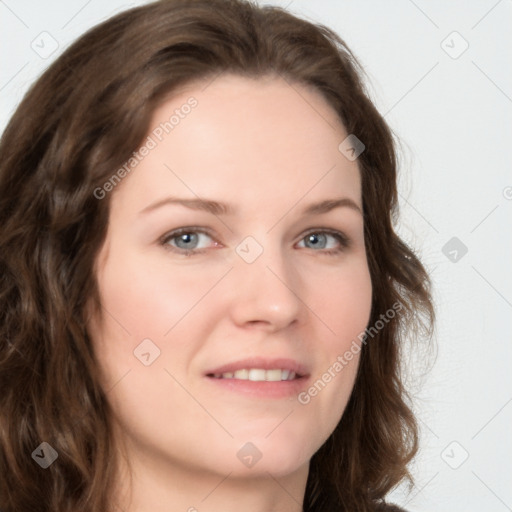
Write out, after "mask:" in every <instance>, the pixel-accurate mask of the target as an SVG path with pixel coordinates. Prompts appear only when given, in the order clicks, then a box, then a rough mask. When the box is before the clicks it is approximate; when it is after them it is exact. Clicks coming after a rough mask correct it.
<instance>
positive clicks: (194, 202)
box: [139, 197, 363, 215]
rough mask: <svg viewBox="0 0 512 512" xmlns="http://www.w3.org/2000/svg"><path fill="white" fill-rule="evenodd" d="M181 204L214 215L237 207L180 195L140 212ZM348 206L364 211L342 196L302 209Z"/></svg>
mask: <svg viewBox="0 0 512 512" xmlns="http://www.w3.org/2000/svg"><path fill="white" fill-rule="evenodd" d="M174 204H176V205H181V206H185V207H186V208H190V209H192V210H200V211H205V212H208V213H211V214H213V215H233V214H234V213H235V209H234V208H233V207H232V206H231V205H229V204H226V203H221V202H218V201H213V200H211V199H183V198H179V197H167V198H165V199H161V200H160V201H157V202H156V203H152V204H150V205H149V206H146V207H145V208H143V209H142V210H141V211H140V212H139V214H146V213H149V212H152V211H154V210H156V209H158V208H160V207H162V206H167V205H174ZM342 207H347V208H351V209H352V210H355V211H356V212H359V213H361V214H362V213H363V212H362V211H361V208H360V207H359V206H358V205H357V204H356V202H355V201H353V200H352V199H350V198H348V197H341V198H335V199H325V200H323V201H320V202H318V203H313V204H310V205H308V206H306V208H304V209H303V210H302V214H303V215H319V214H322V213H328V212H330V211H331V210H334V209H335V208H342Z"/></svg>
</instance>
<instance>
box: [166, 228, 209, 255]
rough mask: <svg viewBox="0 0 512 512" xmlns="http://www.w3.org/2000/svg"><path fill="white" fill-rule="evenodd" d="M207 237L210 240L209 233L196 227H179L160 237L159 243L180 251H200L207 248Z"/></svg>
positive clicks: (186, 252)
mask: <svg viewBox="0 0 512 512" xmlns="http://www.w3.org/2000/svg"><path fill="white" fill-rule="evenodd" d="M208 239H210V240H212V237H211V235H210V234H208V233H207V232H206V231H204V230H200V229H197V228H180V229H176V230H174V231H171V232H170V233H167V234H166V235H164V236H163V237H162V238H161V239H160V243H161V244H162V245H163V246H165V248H166V249H169V250H172V251H175V252H178V253H182V254H185V255H188V254H191V253H201V252H203V251H204V249H207V248H208Z"/></svg>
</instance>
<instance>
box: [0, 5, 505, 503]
mask: <svg viewBox="0 0 512 512" xmlns="http://www.w3.org/2000/svg"><path fill="white" fill-rule="evenodd" d="M140 3H143V2H140V1H139V2H129V1H125V2H123V1H121V0H117V1H116V0H89V1H86V0H69V1H66V2H63V1H61V2H59V1H57V0H46V1H45V2H35V1H33V0H1V1H0V39H1V46H0V59H1V60H0V61H1V62H2V66H1V69H0V96H1V98H2V103H1V110H0V126H1V127H2V129H3V127H4V126H5V124H6V123H7V121H8V119H9V117H10V116H11V115H12V113H13V112H14V109H15V108H16V105H17V104H18V102H19V101H20V100H21V98H22V97H23V95H24V93H25V92H26V90H27V89H28V87H29V86H30V84H31V83H32V82H33V81H34V79H35V78H36V77H37V76H39V75H40V74H41V72H42V71H43V70H44V69H45V68H46V67H47V66H48V64H49V63H50V62H51V61H53V60H54V59H55V58H56V57H57V56H58V55H59V54H60V53H61V52H62V50H63V49H64V48H66V47H67V46H68V45H69V44H70V43H71V42H72V41H74V40H75V39H76V38H77V37H78V36H79V35H81V34H82V33H83V32H84V31H85V30H86V29H88V28H89V27H91V26H92V25H95V24H96V23H98V22H99V21H102V20H104V19H106V18H107V17H109V16H110V15H111V14H113V13H114V12H117V11H120V10H123V9H125V8H127V7H130V6H132V5H137V4H140ZM261 3H263V2H261ZM273 3H274V4H277V5H281V6H283V7H285V6H288V8H289V10H291V11H292V12H294V13H295V14H298V15H300V16H303V17H306V18H308V19H310V20H312V21H315V22H320V23H324V24H326V25H327V26H329V27H331V28H333V29H334V30H335V31H336V32H338V33H339V34H340V35H341V37H342V38H343V39H344V40H345V41H346V42H347V44H348V45H349V47H350V48H351V49H352V50H353V51H354V53H355V55H356V56H357V57H358V58H359V59H360V61H361V62H362V64H363V66H364V68H365V69H366V72H367V73H368V76H369V78H370V81H371V85H370V91H371V94H372V98H373V100H374V102H375V103H376V105H377V107H378V109H379V111H380V112H381V113H382V114H383V115H384V116H385V119H386V120H387V122H388V123H389V124H390V126H391V128H392V129H393V130H394V132H395V134H396V135H397V136H398V137H399V139H400V140H401V141H402V151H401V153H400V162H401V166H400V203H401V214H402V217H401V222H400V225H399V227H398V229H399V232H400V234H401V235H402V237H403V238H404V239H405V240H406V241H407V242H408V243H409V244H410V245H411V246H412V247H413V248H415V249H416V250H417V252H418V253H419V255H420V257H421V258H422V260H423V261H424V263H425V265H426V267H427V268H428V270H429V271H430V273H431V275H432V278H433V281H434V287H435V290H434V293H435V301H436V307H437V315H438V322H437V331H436V336H435V340H434V342H435V344H436V346H437V357H435V354H434V356H431V359H429V360H428V361H427V363H428V362H429V361H430V364H431V365H433V367H432V369H431V371H430V373H428V374H425V373H424V372H423V374H422V371H423V370H422V368H423V367H424V366H425V367H426V366H428V364H423V363H425V361H422V360H421V358H422V356H420V357H416V359H414V361H415V362H414V361H413V365H414V372H413V373H414V375H416V377H415V379H413V380H411V381H410V389H411V391H412V393H413V395H414V400H415V407H416V411H417V414H418V416H419V419H420V424H421V427H422V442H421V452H420V455H419V457H418V459H417V461H416V463H415V464H414V465H413V468H412V469H413V472H414V475H415V477H416V487H415V488H414V489H413V490H412V491H411V492H410V493H407V490H406V489H398V490H397V491H395V492H394V493H393V495H392V497H391V498H392V500H393V501H395V502H396V503H398V504H400V505H402V506H404V507H406V508H407V509H408V510H409V511H411V512H413V511H415V512H423V511H425V512H427V511H429V512H430V511H437V512H444V511H446V512H448V511H450V512H452V511H465V512H477V511H478V512H480V511H481V510H485V511H486V512H491V511H496V512H504V511H506V510H512V435H511V431H512V429H511V425H512V386H511V380H512V379H511V376H510V373H511V369H512V347H511V343H510V341H511V330H512V329H511V321H510V320H511V312H512V278H511V274H512V273H511V272H510V266H511V263H512V243H511V242H512V237H511V233H510V219H511V218H512V216H511V213H512V188H511V187H512V172H511V171H512V152H511V146H512V122H511V120H512V115H511V114H512V66H511V63H512V59H511V57H512V36H511V33H512V30H511V29H512V2H511V1H510V0H500V1H496V0H479V1H476V0H473V1H465V2H463V1H462V0H459V1H451V2H447V1H441V0H436V1H426V0H416V1H412V0H396V1H392V2H391V1H388V2H382V1H378V0H372V1H369V0H368V1H359V2H356V1H355V0H340V1H336V0H321V1H314V2H313V1H311V0H310V1H307V0H293V1H290V0H282V1H275V2H273ZM454 31H456V32H458V34H459V35H460V36H459V35H457V34H455V35H454V34H453V32H454ZM42 32H47V33H48V34H50V36H48V35H42V36H41V35H40V34H41V33H42ZM41 38H46V39H44V43H43V42H41ZM52 39H54V40H55V41H56V43H55V45H56V44H58V48H57V49H56V50H55V52H54V53H53V54H51V55H49V56H47V57H46V56H44V55H43V56H44V57H46V58H42V57H41V56H40V55H38V53H36V51H35V50H34V49H32V47H31V45H32V46H36V45H39V48H41V49H40V50H39V51H40V52H42V51H43V44H44V48H45V49H46V50H45V51H49V50H51V49H52V46H51V45H52V44H53V43H52ZM443 41H444V42H443ZM466 44H468V45H469V46H468V48H467V50H466V51H464V52H463V53H461V54H460V55H459V53H460V52H461V50H463V49H464V47H465V45H466ZM449 53H451V54H452V55H451V56H450V55H449ZM453 57H456V58H453ZM453 237H457V239H458V240H459V241H460V242H456V243H458V244H459V248H457V247H455V246H454V247H450V246H449V247H448V248H447V249H445V252H446V253H447V254H448V256H446V255H445V254H444V253H443V247H444V246H445V244H446V243H447V242H448V241H449V240H450V239H452V238H453ZM461 243H462V244H464V246H466V247H467V253H466V254H464V255H463V256H462V257H461V255H462V251H461V249H460V247H462V246H461V245H460V244H461ZM453 250H455V251H456V253H454V252H453ZM450 252H451V254H450ZM449 257H450V258H452V259H453V258H456V260H457V261H455V262H453V261H450V259H449ZM419 353H420V354H422V353H423V352H421V351H420V352H419ZM411 367H413V366H411ZM421 375H423V377H421ZM420 377H421V378H420ZM454 442H455V444H453V443H454ZM466 456H467V460H465V461H464V462H462V461H463V460H464V457H466ZM459 464H460V466H459ZM450 466H453V467H450ZM457 466H458V467H457ZM454 467H456V469H454Z"/></svg>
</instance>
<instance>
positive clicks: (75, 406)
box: [0, 0, 433, 512]
mask: <svg viewBox="0 0 512 512" xmlns="http://www.w3.org/2000/svg"><path fill="white" fill-rule="evenodd" d="M0 155H1V157H2V158H1V159H0V162H1V163H0V184H1V197H0V212H1V213H0V214H1V220H2V222H1V228H0V233H1V235H0V240H1V242H0V243H1V247H2V252H1V269H2V288H1V297H2V303H1V307H0V311H1V315H2V317H1V323H0V325H1V329H2V336H1V343H2V345H1V357H0V361H1V362H0V365H1V366H0V368H1V372H0V376H1V377H0V378H1V387H2V389H3V393H2V396H1V398H0V411H1V415H0V418H1V419H0V421H1V428H0V457H1V459H0V460H1V462H2V467H4V468H6V469H5V470H4V473H5V477H4V478H3V479H2V481H1V483H0V507H1V509H2V510H3V511H4V512H11V511H17V512H18V511H25V510H27V511H28V510H35V509H37V510H41V511H42V510H52V511H55V510H59V511H68V510H69V511H71V510H72V511H99V510H105V511H107V510H108V511H116V510H124V511H130V512H140V511H144V510H152V511H160V510H162V511H163V510H166V511H167V510H173V511H174V510H189V511H193V510H198V511H201V512H202V511H211V512H213V511H217V510H223V511H229V510H234V509H235V508H236V510H251V511H260V510H261V511H263V510H265V511H270V510H276V511H277V510H279V511H299V510H305V511H317V510H318V511H320V510H321V511H326V510H333V511H334V510H347V511H371V510H388V511H390V510H397V508H396V507H393V506H391V505H387V504H386V503H385V501H384V500H385V496H386V494H387V493H388V491H389V490H391V489H392V488H393V487H395V486H396V485H397V484H398V483H399V482H401V481H402V480H404V479H411V478H410V474H409V472H408V470H407V464H408V463H409V462H410V460H411V459H412V458H413V456H414V455H415V453H416V451H417V443H418V439H417V426H416V422H415V419H414V416H413V414H412V412H411V410H410V408H409V406H408V405H407V396H406V393H405V390H404V388H403V385H402V383H401V380H400V364H399V363H400V357H399V356H400V346H401V340H402V338H403V335H404V334H405V333H406V332H407V333H409V332H411V330H417V328H418V327H425V328H426V329H427V330H428V328H429V326H430V325H431V320H432V319H433V310H432V304H431V298H430V292H429V280H428V276H427V274H426V272H425V270H424V268H423V266H422V265H421V263H420V261H419V260H418V259H417V257H416V256H415V255H414V254H413V252H412V251H411V250H410V249H409V248H408V247H407V246H406V245H405V244H404V243H403V242H402V241H401V240H400V239H399V237H398V236H397V235H396V233H395V232H394V230H393V226H392V220H393V219H394V216H395V214H396V202H397V198H396V196H397V192H396V159H395V150H394V145H393V139H392V135H391V132H390V130H389V128H388V127H387V125H386V124H385V122H384V120H383V118H382V117H381V116H380V115H379V113H378V112H377V110H376V109H375V107H374V106H373V105H372V103H371V102H370V100H369V99H368V96H367V95H366V93H365V90H364V87H363V83H362V78H361V71H360V67H359V65H358V63H357V61H356V59H355V58H354V57H353V56H352V54H351V53H350V51H349V50H348V48H347V46H346V45H345V44H344V42H343V41H342V40H341V39H340V38H339V37H338V36H337V35H335V34H334V33H333V32H331V31H330V30H329V29H327V28H325V27H320V26H315V25H313V24H311V23H309V22H306V21H303V20H300V19H298V18H296V17H294V16H292V15H291V14H289V13H287V12H286V11H284V10H282V9H279V8H275V7H258V6H256V5H253V4H250V3H247V2H245V1H242V0H233V1H231V0H213V1H212V0H208V1H207V0H199V1H197V0H196V1H193V2H192V1H183V0H162V1H160V2H155V3H152V4H148V5H146V6H143V7H138V8H135V9H132V10H130V11H127V12H125V13H121V14H119V15H117V16H115V17H114V18H112V19H110V20H108V21H106V22H105V23H102V24H101V25H99V26H97V27H95V28H94V29H92V30H90V31H89V32H88V33H86V34H85V35H84V36H82V37H81V38H80V39H79V40H78V41H77V42H76V43H75V44H73V45H72V46H71V47H70V48H69V49H68V50H66V51H65V52H64V53H63V54H62V55H61V56H60V57H59V58H58V59H57V60H56V61H55V62H54V63H53V64H52V65H51V66H50V67H49V68H48V70H47V71H46V72H45V73H44V74H43V75H42V77H41V78H40V79H39V80H38V81H37V82H36V84H35V85H34V86H33V87H32V89H31V90H30V91H29V92H28V94H27V95H26V97H25V98H24V100H23V101H22V103H21V104H20V106H19V107H18V109H17V111H16V113H15V114H14V116H13V118H12V120H11V122H10V123H9V125H8V127H7V129H6V130H5V132H4V135H3V137H2V141H1V146H0Z"/></svg>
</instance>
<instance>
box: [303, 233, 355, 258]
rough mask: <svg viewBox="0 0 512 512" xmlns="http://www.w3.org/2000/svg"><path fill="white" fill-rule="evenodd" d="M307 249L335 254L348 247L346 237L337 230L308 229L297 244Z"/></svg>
mask: <svg viewBox="0 0 512 512" xmlns="http://www.w3.org/2000/svg"><path fill="white" fill-rule="evenodd" d="M302 243H303V245H302V246H300V247H305V248H307V249H315V250H316V249H318V252H323V253H326V254H337V253H340V252H341V251H343V250H344V249H346V248H347V247H349V240H348V238H347V237H346V236H345V235H344V234H343V233H341V232H339V231H331V230H328V231H326V230H316V231H310V232H309V233H308V234H306V236H305V237H304V238H302V240H301V241H300V242H299V244H302Z"/></svg>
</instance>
